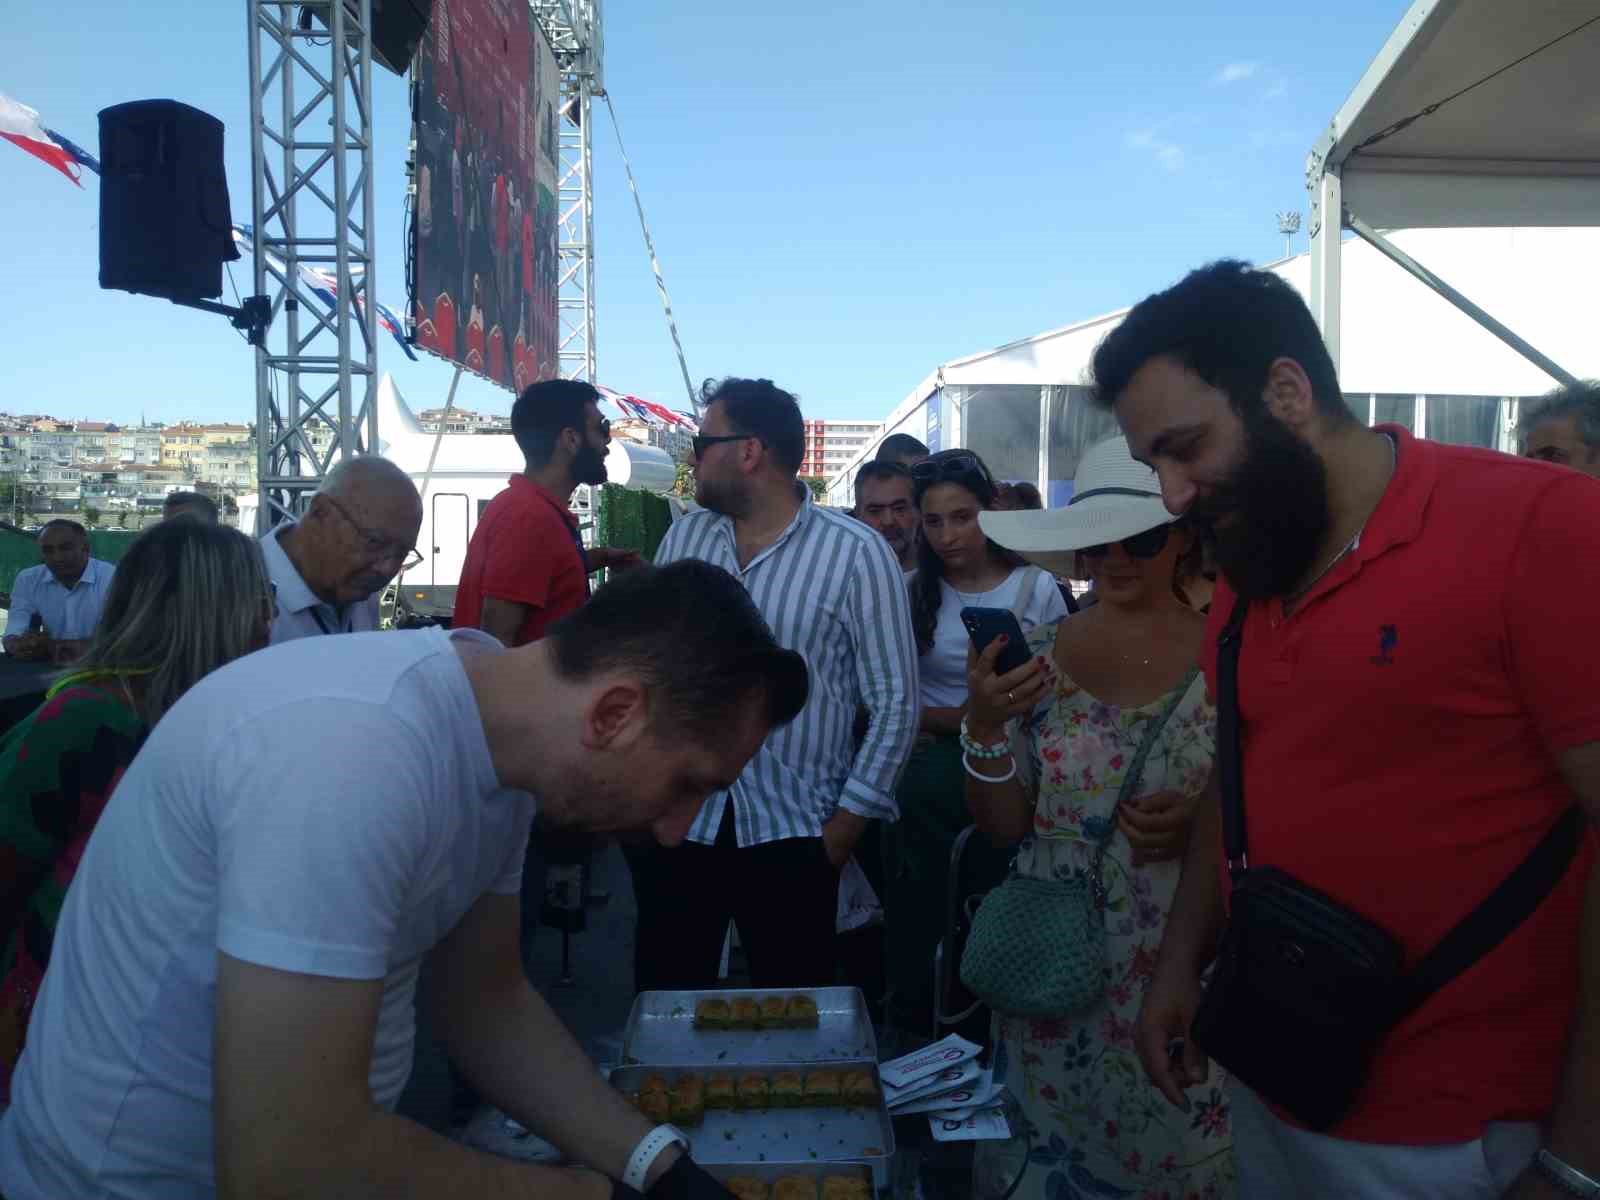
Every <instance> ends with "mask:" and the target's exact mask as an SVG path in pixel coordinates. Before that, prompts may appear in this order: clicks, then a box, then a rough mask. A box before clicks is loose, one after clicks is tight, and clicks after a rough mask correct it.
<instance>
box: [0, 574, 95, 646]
mask: <svg viewBox="0 0 1600 1200" xmlns="http://www.w3.org/2000/svg"><path fill="white" fill-rule="evenodd" d="M116 571H117V569H116V567H114V566H112V565H111V564H110V563H108V562H101V561H100V560H99V559H98V558H91V559H90V560H89V565H88V566H86V567H84V569H83V574H82V575H81V576H79V578H78V582H77V583H75V584H73V585H72V586H71V587H70V588H69V587H66V586H65V585H64V584H62V582H61V581H60V580H59V579H57V578H56V577H55V576H54V575H52V574H51V573H50V568H49V567H47V566H45V565H44V564H43V563H40V564H39V565H38V566H37V567H29V568H27V570H25V571H19V572H17V579H16V582H15V583H13V584H12V585H11V608H10V610H9V611H8V615H7V616H6V632H5V636H6V637H14V636H16V635H17V634H22V633H27V632H28V625H29V624H30V623H31V622H32V620H33V616H34V614H35V613H37V614H38V615H39V619H40V621H41V622H42V623H43V624H44V627H45V628H46V629H48V630H49V631H50V636H51V637H53V638H63V639H66V640H68V641H76V640H79V639H82V638H87V637H89V636H91V635H92V634H93V633H94V630H95V626H97V625H99V624H100V613H101V611H102V610H103V609H104V608H105V606H106V596H107V595H109V594H110V592H111V577H112V576H113V575H115V574H116Z"/></svg>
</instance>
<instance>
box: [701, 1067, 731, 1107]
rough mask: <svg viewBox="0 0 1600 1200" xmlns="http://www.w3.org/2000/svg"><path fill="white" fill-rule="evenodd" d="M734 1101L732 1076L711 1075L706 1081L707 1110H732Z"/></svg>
mask: <svg viewBox="0 0 1600 1200" xmlns="http://www.w3.org/2000/svg"><path fill="white" fill-rule="evenodd" d="M735 1099H736V1096H735V1093H734V1088H733V1076H732V1075H713V1076H711V1077H710V1078H708V1079H707V1080H706V1107H707V1108H732V1107H734V1100H735Z"/></svg>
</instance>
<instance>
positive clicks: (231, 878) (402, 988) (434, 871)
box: [0, 630, 533, 1200]
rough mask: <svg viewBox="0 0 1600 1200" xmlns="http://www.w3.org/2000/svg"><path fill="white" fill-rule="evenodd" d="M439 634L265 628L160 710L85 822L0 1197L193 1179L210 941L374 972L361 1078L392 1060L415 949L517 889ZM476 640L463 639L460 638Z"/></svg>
mask: <svg viewBox="0 0 1600 1200" xmlns="http://www.w3.org/2000/svg"><path fill="white" fill-rule="evenodd" d="M452 641H455V642H471V643H474V644H475V648H474V650H473V651H472V652H482V653H503V652H504V651H502V650H499V649H498V646H499V643H497V642H495V641H494V639H493V638H490V637H488V636H487V635H486V634H482V633H479V632H477V631H476V630H458V631H456V632H455V633H454V634H447V633H445V632H443V631H441V630H426V631H420V632H415V633H402V632H396V633H364V634H351V635H349V636H348V637H338V638H306V639H301V640H297V641H292V642H287V643H285V644H283V645H281V646H273V647H271V648H269V649H266V650H262V651H260V652H258V653H256V654H251V655H248V656H246V657H245V658H242V659H240V660H239V661H237V662H235V663H232V664H230V665H229V666H226V667H224V668H222V669H221V670H220V671H217V672H215V673H214V674H212V675H210V676H208V677H207V678H206V679H203V680H202V681H201V682H200V683H198V684H197V685H196V686H195V687H194V688H192V689H191V690H190V691H189V693H188V694H187V695H186V696H184V698H183V699H182V700H180V701H179V702H178V704H177V705H175V706H174V707H173V709H172V710H171V711H170V712H169V713H167V715H166V716H165V717H164V718H163V719H162V720H161V722H160V724H158V725H157V726H156V728H155V730H154V731H153V732H152V733H151V736H150V739H149V741H148V742H146V744H145V746H144V748H143V749H142V750H141V751H140V753H139V755H138V757H137V758H136V759H135V760H134V762H133V764H132V766H130V767H129V768H128V772H127V774H126V775H125V776H124V777H123V779H122V781H121V783H120V784H119V785H118V787H117V790H116V792H115V793H114V794H113V795H112V797H111V800H110V803H109V804H107V806H106V810H105V813H104V815H103V816H102V817H101V818H100V822H99V824H98V825H97V826H96V828H95V830H94V833H93V834H92V835H91V837H90V839H89V845H88V849H87V851H86V852H85V854H84V857H83V863H82V865H81V867H80V868H79V870H78V873H77V876H76V878H75V879H74V881H73V884H72V887H71V889H70V890H69V892H68V894H67V902H66V905H65V907H64V908H63V909H62V913H61V920H60V924H59V926H58V928H57V931H56V938H55V945H54V949H53V951H52V954H51V960H50V969H49V971H48V973H47V974H46V976H45V983H44V987H43V989H42V990H41V992H40V996H39V1001H38V1005H37V1007H36V1008H35V1010H34V1013H33V1019H32V1024H31V1026H30V1027H29V1031H28V1042H27V1048H26V1050H25V1051H24V1052H23V1055H22V1060H21V1062H20V1063H19V1065H18V1068H17V1071H16V1075H15V1077H14V1079H13V1083H12V1106H11V1109H10V1111H9V1112H8V1113H6V1115H5V1116H4V1118H0V1192H3V1193H4V1194H5V1195H6V1196H7V1197H8V1200H59V1198H61V1197H67V1196H75V1197H89V1196H96V1197H99V1196H116V1197H148V1198H150V1200H156V1198H158V1197H159V1198H160V1200H189V1198H199V1197H207V1198H209V1197H211V1196H213V1195H214V1194H215V1178H214V1172H213V1158H212V1141H211V1137H212V1131H211V1066H212V1058H211V1041H212V1034H213V1021H214V1016H215V1008H214V1003H215V988H216V977H217V952H218V950H222V951H225V952H226V953H228V954H230V955H233V956H234V957H236V958H240V959H244V960H246V961H248V962H252V963H257V964H260V965H262V966H267V967H274V968H277V969H280V970H284V971H296V972H301V973H305V974H311V975H323V976H331V977H334V978H340V979H382V980H384V981H385V982H384V994H383V1002H382V1008H381V1011H380V1013H379V1017H378V1028H377V1031H376V1035H375V1037H374V1042H373V1057H372V1071H371V1076H370V1083H371V1087H372V1095H373V1099H374V1102H375V1103H378V1104H381V1105H383V1106H385V1107H392V1106H393V1105H394V1102H395V1100H396V1099H397V1098H398V1097H399V1095H400V1091H401V1089H402V1088H403V1087H404V1085H405V1081H406V1078H407V1076H408V1075H409V1074H410V1072H411V1054H412V1038H413V1033H414V1022H413V1016H414V1004H413V994H414V991H415V986H416V979H417V967H418V964H419V961H420V959H421V957H422V955H423V954H424V953H426V952H427V951H428V950H430V949H431V948H432V947H433V946H434V945H436V944H437V943H438V942H439V941H440V940H441V939H442V938H443V937H444V936H445V935H446V934H447V933H449V932H450V930H451V929H452V928H453V927H454V926H455V925H456V924H457V922H459V920H460V919H461V917H462V916H463V915H464V914H465V913H466V911H467V910H468V908H470V907H471V906H472V904H473V903H474V902H475V901H477V900H478V899H479V898H480V897H481V896H483V895H484V894H485V893H486V892H498V893H502V894H510V893H515V892H517V891H518V890H519V888H520V885H521V877H522V859H523V851H524V848H525V847H526V845H527V841H528V828H529V824H530V822H531V820H532V816H533V798H532V797H531V796H529V795H528V794H527V793H526V792H519V791H510V790H506V789H502V788H501V787H500V785H499V782H498V780H497V779H496V776H495V773H494V767H493V765H492V763H491V760H490V757H489V747H488V743H487V742H486V741H485V739H484V734H483V726H482V723H481V720H480V718H479V714H478V708H477V701H476V698H475V697H474V695H473V692H472V688H471V685H470V684H469V682H468V680H467V676H466V672H465V671H464V670H463V669H462V665H461V660H460V657H459V655H458V652H457V649H456V646H455V645H452ZM478 646H481V647H482V649H481V650H479V649H477V647H478Z"/></svg>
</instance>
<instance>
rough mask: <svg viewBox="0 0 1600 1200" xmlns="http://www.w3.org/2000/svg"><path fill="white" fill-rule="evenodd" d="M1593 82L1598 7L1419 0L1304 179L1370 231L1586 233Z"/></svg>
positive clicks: (1598, 63) (1594, 183)
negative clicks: (1329, 174)
mask: <svg viewBox="0 0 1600 1200" xmlns="http://www.w3.org/2000/svg"><path fill="white" fill-rule="evenodd" d="M1597 77H1600V0H1528V2H1526V3H1515V4H1508V3H1505V2H1504V0H1416V2H1415V3H1413V4H1412V6H1411V8H1410V10H1409V11H1408V12H1407V13H1406V15H1405V17H1404V19H1402V21H1401V22H1400V24H1399V26H1398V27H1397V28H1396V29H1395V31H1394V33H1393V34H1392V35H1390V38H1389V40H1388V42H1387V43H1385V45H1384V47H1383V49H1382V50H1381V51H1379V53H1378V56H1377V58H1375V59H1374V60H1373V63H1372V65H1371V66H1370V67H1369V68H1368V69H1367V72H1366V74H1365V75H1363V76H1362V78H1361V81H1360V82H1359V83H1358V84H1357V85H1356V87H1355V90H1354V91H1353V92H1352V93H1351V95H1350V98H1349V99H1348V100H1347V101H1345V103H1344V105H1343V107H1341V108H1340V109H1339V111H1338V113H1337V114H1336V115H1335V116H1334V118H1333V123H1332V127H1331V129H1330V130H1329V132H1328V134H1327V136H1326V137H1325V138H1324V139H1323V141H1322V143H1321V144H1320V145H1319V146H1318V147H1317V149H1316V150H1314V151H1313V154H1312V170H1313V171H1315V170H1316V169H1317V168H1318V167H1319V166H1320V167H1322V168H1323V169H1338V170H1339V171H1340V172H1341V174H1342V176H1343V181H1344V200H1345V205H1346V207H1347V208H1348V209H1349V210H1350V211H1351V212H1352V213H1354V214H1355V215H1357V216H1359V217H1361V218H1363V219H1364V220H1366V221H1367V222H1368V223H1370V224H1372V225H1375V226H1379V227H1387V228H1403V227H1411V228H1414V227H1419V226H1434V227H1451V226H1453V227H1460V226H1469V225H1507V226H1511V225H1523V226H1539V225H1542V226H1553V225H1593V224H1596V223H1597V220H1600V219H1597V215H1596V214H1597V213H1600V90H1597V89H1596V88H1595V86H1594V80H1595V79H1596V78H1597ZM1452 97H1453V98H1452ZM1436 104H1437V105H1439V107H1438V108H1437V109H1436V110H1435V111H1432V112H1429V111H1427V110H1428V109H1429V108H1430V106H1432V105H1436Z"/></svg>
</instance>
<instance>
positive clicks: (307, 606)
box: [260, 521, 378, 646]
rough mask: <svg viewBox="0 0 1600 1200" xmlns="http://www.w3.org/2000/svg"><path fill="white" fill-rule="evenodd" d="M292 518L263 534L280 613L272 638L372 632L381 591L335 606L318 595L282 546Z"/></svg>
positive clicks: (276, 640)
mask: <svg viewBox="0 0 1600 1200" xmlns="http://www.w3.org/2000/svg"><path fill="white" fill-rule="evenodd" d="M293 528H294V525H293V523H291V522H287V521H286V522H284V523H283V524H281V525H274V526H273V527H272V528H271V529H269V530H267V532H266V533H264V534H262V535H261V538H260V541H261V557H262V558H263V559H265V560H266V564H267V578H268V579H270V580H272V584H273V590H274V592H275V594H276V597H277V601H278V615H277V618H276V619H275V620H274V621H273V622H272V636H271V639H270V642H271V644H272V645H274V646H276V645H277V644H278V643H279V642H292V641H293V640H294V639H295V638H303V637H320V636H322V635H323V634H325V633H368V632H370V631H372V630H374V629H376V628H377V627H378V594H377V593H376V592H374V593H373V594H372V595H370V596H368V597H367V598H366V599H365V600H357V601H355V602H354V603H352V604H346V605H345V606H344V607H343V608H335V607H334V606H333V605H331V604H329V603H328V602H327V601H325V600H321V599H319V598H318V597H317V594H316V593H315V592H313V591H312V590H311V587H310V585H308V584H307V583H306V581H305V580H304V579H302V578H300V572H299V571H297V570H295V567H294V564H293V563H292V562H290V561H289V556H288V554H286V553H285V552H284V549H283V547H282V546H280V545H278V535H279V534H280V533H282V532H283V531H284V530H286V529H293Z"/></svg>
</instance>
